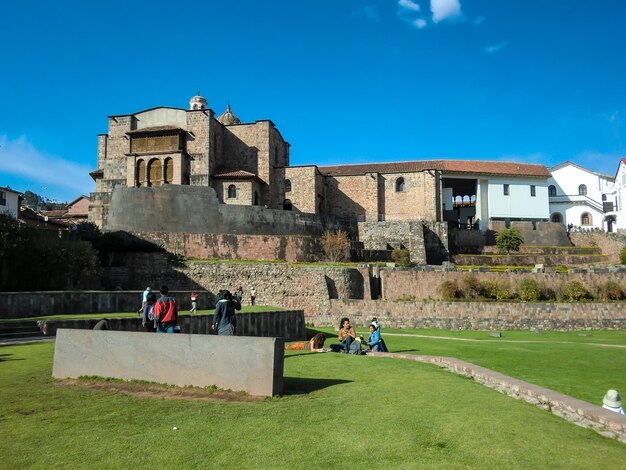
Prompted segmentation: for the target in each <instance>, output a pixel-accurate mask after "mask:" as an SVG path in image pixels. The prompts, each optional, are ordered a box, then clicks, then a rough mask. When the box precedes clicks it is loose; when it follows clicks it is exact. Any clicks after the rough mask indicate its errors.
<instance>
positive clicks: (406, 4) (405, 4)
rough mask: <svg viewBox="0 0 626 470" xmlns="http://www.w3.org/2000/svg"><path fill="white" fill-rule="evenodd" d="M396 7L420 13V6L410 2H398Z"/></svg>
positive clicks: (407, 0) (402, 0)
mask: <svg viewBox="0 0 626 470" xmlns="http://www.w3.org/2000/svg"><path fill="white" fill-rule="evenodd" d="M398 5H400V6H401V7H402V8H406V9H407V10H411V11H420V6H419V5H418V4H417V3H415V2H413V1H412V0H399V2H398Z"/></svg>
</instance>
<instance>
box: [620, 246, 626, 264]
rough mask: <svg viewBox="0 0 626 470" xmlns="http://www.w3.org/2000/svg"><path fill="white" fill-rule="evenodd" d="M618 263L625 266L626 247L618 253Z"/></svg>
mask: <svg viewBox="0 0 626 470" xmlns="http://www.w3.org/2000/svg"><path fill="white" fill-rule="evenodd" d="M619 262H620V263H621V264H626V246H625V247H624V248H622V250H621V251H620V252H619Z"/></svg>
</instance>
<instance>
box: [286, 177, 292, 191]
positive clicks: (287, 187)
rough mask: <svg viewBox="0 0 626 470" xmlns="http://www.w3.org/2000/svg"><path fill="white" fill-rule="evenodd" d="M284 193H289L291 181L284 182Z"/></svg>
mask: <svg viewBox="0 0 626 470" xmlns="http://www.w3.org/2000/svg"><path fill="white" fill-rule="evenodd" d="M285 192H286V193H288V192H291V180H285Z"/></svg>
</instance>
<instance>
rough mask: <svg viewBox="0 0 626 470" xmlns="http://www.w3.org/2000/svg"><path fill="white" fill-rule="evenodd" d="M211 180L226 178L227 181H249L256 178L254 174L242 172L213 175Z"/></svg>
mask: <svg viewBox="0 0 626 470" xmlns="http://www.w3.org/2000/svg"><path fill="white" fill-rule="evenodd" d="M213 178H228V179H250V178H258V177H257V175H255V174H254V173H250V172H248V171H244V170H235V171H225V172H223V173H218V174H214V175H213Z"/></svg>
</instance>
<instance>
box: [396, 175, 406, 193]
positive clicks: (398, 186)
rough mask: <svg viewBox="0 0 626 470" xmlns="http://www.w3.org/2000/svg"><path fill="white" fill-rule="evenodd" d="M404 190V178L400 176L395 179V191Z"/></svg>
mask: <svg viewBox="0 0 626 470" xmlns="http://www.w3.org/2000/svg"><path fill="white" fill-rule="evenodd" d="M404 190H405V184H404V178H402V177H400V178H398V179H397V180H396V192H397V193H401V192H403V191H404Z"/></svg>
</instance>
